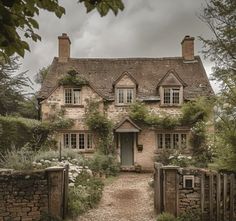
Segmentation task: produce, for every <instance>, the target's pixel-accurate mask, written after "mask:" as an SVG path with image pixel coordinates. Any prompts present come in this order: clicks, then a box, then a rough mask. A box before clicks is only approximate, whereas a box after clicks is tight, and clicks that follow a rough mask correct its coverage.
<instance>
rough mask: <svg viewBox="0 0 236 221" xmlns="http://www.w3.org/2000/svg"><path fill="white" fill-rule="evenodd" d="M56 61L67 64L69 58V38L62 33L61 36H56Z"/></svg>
mask: <svg viewBox="0 0 236 221" xmlns="http://www.w3.org/2000/svg"><path fill="white" fill-rule="evenodd" d="M58 43H59V47H58V61H59V62H67V61H68V59H69V58H70V44H71V42H70V38H69V37H68V36H67V34H66V33H62V35H61V36H58Z"/></svg>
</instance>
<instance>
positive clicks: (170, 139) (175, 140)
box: [157, 132, 187, 149]
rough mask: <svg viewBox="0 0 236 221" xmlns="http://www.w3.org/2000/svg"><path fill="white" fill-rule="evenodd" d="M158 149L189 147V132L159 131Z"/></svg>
mask: <svg viewBox="0 0 236 221" xmlns="http://www.w3.org/2000/svg"><path fill="white" fill-rule="evenodd" d="M157 147H158V149H177V148H186V147H187V133H177V132H176V133H158V134H157Z"/></svg>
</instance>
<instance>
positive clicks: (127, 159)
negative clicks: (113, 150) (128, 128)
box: [120, 133, 134, 166]
mask: <svg viewBox="0 0 236 221" xmlns="http://www.w3.org/2000/svg"><path fill="white" fill-rule="evenodd" d="M120 147H121V150H120V152H121V165H122V166H132V165H133V164H134V151H133V150H134V148H133V147H134V134H133V133H120Z"/></svg>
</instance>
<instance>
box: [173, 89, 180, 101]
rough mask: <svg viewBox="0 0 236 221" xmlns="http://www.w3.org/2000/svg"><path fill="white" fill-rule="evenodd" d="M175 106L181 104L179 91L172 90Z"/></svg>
mask: <svg viewBox="0 0 236 221" xmlns="http://www.w3.org/2000/svg"><path fill="white" fill-rule="evenodd" d="M172 96H173V104H179V89H173V90H172Z"/></svg>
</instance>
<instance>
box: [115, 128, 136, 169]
mask: <svg viewBox="0 0 236 221" xmlns="http://www.w3.org/2000/svg"><path fill="white" fill-rule="evenodd" d="M122 134H129V135H130V136H129V137H130V139H131V140H132V164H131V165H122V146H121V136H122ZM118 142H119V149H120V154H119V155H120V163H121V166H124V167H126V166H127V167H129V166H130V167H133V166H134V162H135V160H134V157H135V156H134V145H135V133H133V132H125V133H119V136H118Z"/></svg>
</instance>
